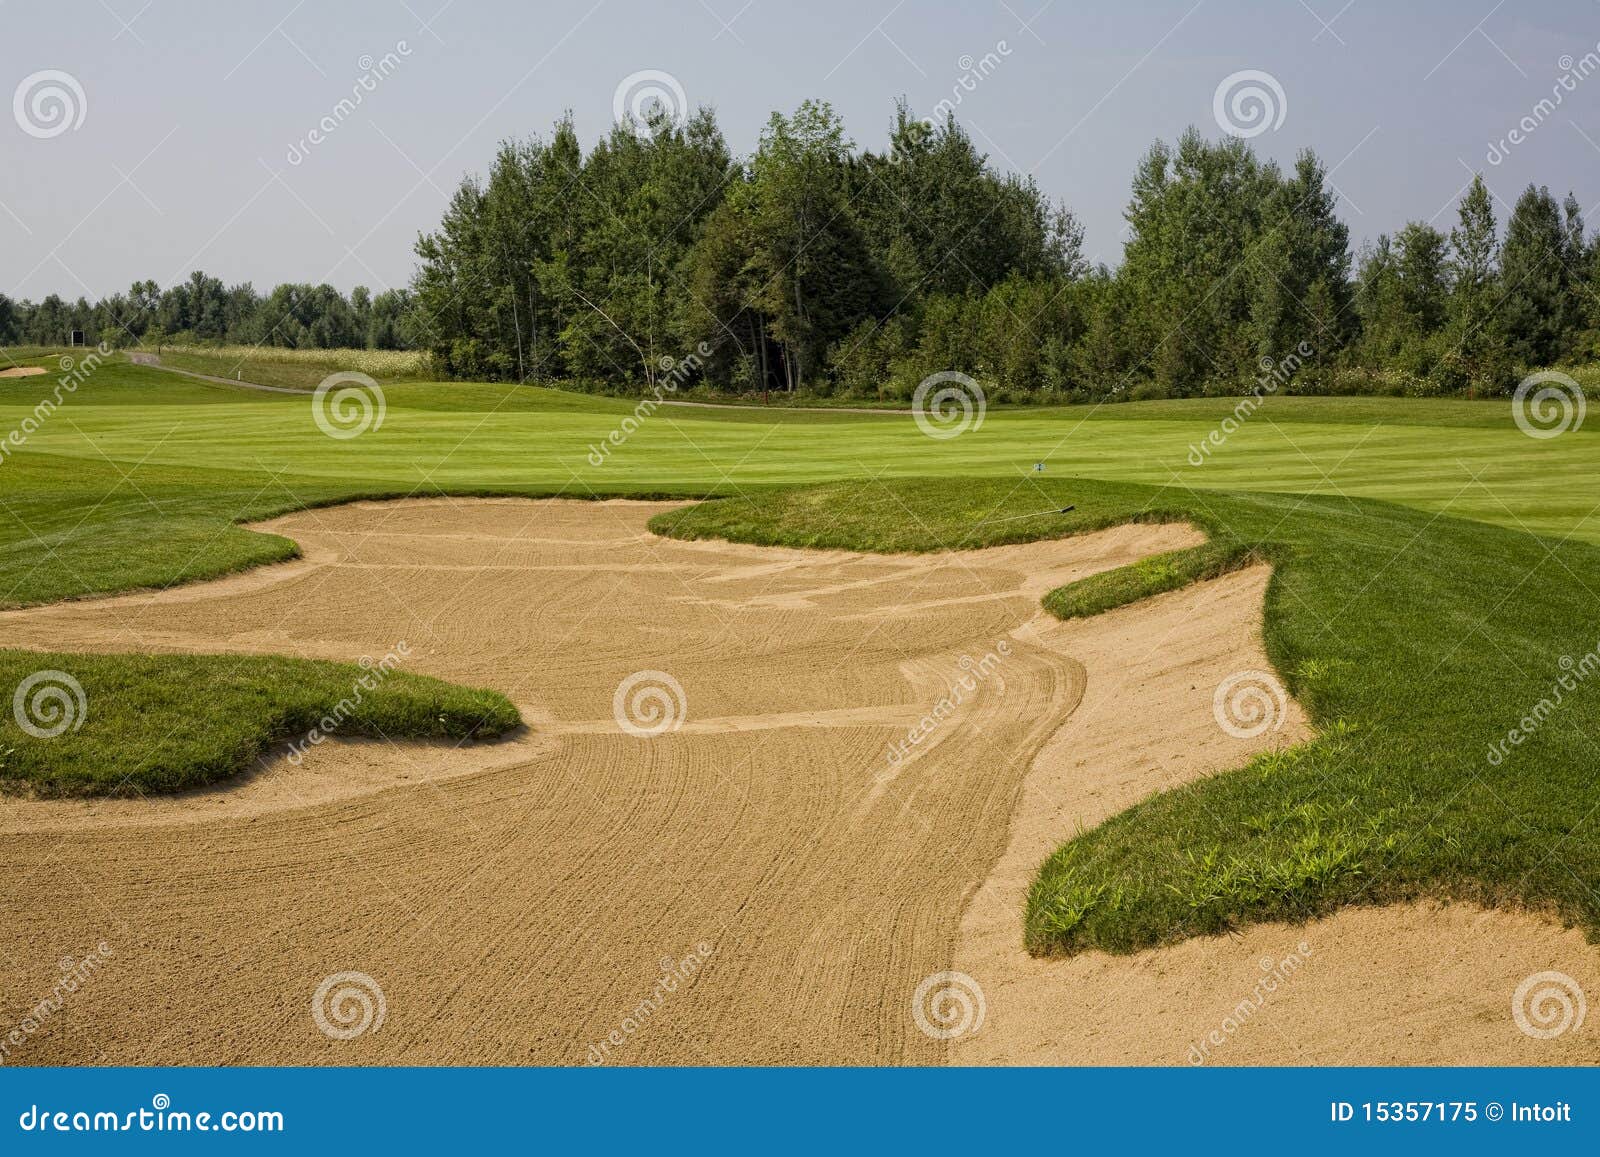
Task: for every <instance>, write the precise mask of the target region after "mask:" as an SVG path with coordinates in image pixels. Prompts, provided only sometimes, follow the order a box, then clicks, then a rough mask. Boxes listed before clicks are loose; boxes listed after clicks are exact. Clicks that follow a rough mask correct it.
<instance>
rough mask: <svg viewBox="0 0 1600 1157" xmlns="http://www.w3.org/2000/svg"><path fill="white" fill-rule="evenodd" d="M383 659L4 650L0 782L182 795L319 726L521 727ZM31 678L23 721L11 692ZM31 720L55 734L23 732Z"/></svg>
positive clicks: (335, 731) (423, 731)
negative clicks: (359, 660)
mask: <svg viewBox="0 0 1600 1157" xmlns="http://www.w3.org/2000/svg"><path fill="white" fill-rule="evenodd" d="M374 658H375V660H377V661H378V662H379V664H380V665H378V666H374V667H371V668H367V667H363V666H360V665H357V664H354V663H323V662H312V661H307V660H301V659H287V658H275V657H270V656H269V657H259V656H248V657H246V656H238V655H84V654H48V653H34V652H27V651H0V687H3V688H5V690H6V693H7V696H6V698H7V701H6V703H5V704H3V706H4V708H5V711H4V715H3V716H0V787H3V788H5V789H7V790H11V791H22V792H31V793H33V794H37V795H45V796H87V795H145V794H150V793H156V792H173V791H181V790H183V789H185V788H192V787H200V786H203V785H206V784H212V783H216V782H218V781H220V780H225V779H227V778H229V777H230V776H233V775H237V774H238V773H240V772H242V771H245V770H247V769H248V768H249V767H251V765H252V764H253V763H254V762H255V760H256V758H257V757H258V756H260V755H261V754H262V753H263V752H265V751H266V750H267V749H268V748H270V747H271V746H272V745H273V744H275V743H278V742H280V741H283V740H288V739H295V738H298V737H304V736H305V735H306V734H307V733H308V732H309V731H310V730H311V729H312V728H314V727H316V728H320V729H322V730H323V731H325V732H326V733H327V734H330V735H335V736H371V737H377V738H384V739H463V740H464V739H490V738H493V737H495V736H499V735H503V734H505V733H506V732H507V731H509V730H511V729H512V728H514V727H516V726H518V725H519V724H520V723H521V718H520V716H519V715H518V714H517V710H516V708H515V707H513V706H512V705H511V703H510V701H509V700H507V699H506V698H505V696H503V695H500V694H498V693H497V692H494V691H480V690H472V689H469V688H465V687H458V686H455V685H453V684H450V683H445V682H443V681H441V680H438V679H432V678H428V677H426V676H422V675H413V674H410V673H407V672H404V671H399V670H392V669H391V670H385V669H384V667H385V666H386V665H384V664H382V660H381V658H380V657H376V656H375V657H374ZM35 675H41V676H42V677H41V678H40V679H39V680H38V681H37V682H35V683H33V684H32V685H31V686H29V687H28V688H27V693H26V694H25V696H24V701H23V704H22V705H21V717H20V719H19V717H18V714H17V713H15V712H14V710H13V704H12V702H11V697H12V694H13V689H14V688H18V687H22V686H23V685H24V681H25V680H27V679H29V677H30V676H35ZM74 684H75V686H74ZM80 688H81V692H82V694H81V698H80V696H79V694H78V690H79V689H80ZM22 719H26V720H27V721H28V722H29V723H30V724H31V725H32V726H34V727H35V728H36V729H38V730H43V731H45V732H46V734H45V735H44V736H36V735H34V734H31V733H29V732H28V731H26V730H24V729H23V727H22V726H21V725H20V724H21V720H22ZM329 722H331V723H332V724H333V726H331V727H330V726H327V725H326V724H327V723H329ZM56 729H62V730H61V731H60V734H58V735H50V734H48V732H50V731H52V730H56Z"/></svg>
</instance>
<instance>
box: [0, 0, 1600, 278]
mask: <svg viewBox="0 0 1600 1157" xmlns="http://www.w3.org/2000/svg"><path fill="white" fill-rule="evenodd" d="M402 41H403V42H404V43H405V50H404V52H403V53H402V52H401V50H400V49H399V47H398V46H399V45H400V42H402ZM1001 42H1004V49H1003V50H1002V49H1001V47H1000V46H1001ZM1597 42H1600V7H1597V5H1596V4H1595V3H1593V2H1584V0H1571V2H1558V0H1549V2H1544V3H1539V2H1531V3H1500V4H1496V3H1495V2H1494V0H1464V2H1461V3H1443V2H1439V3H1411V4H1406V3H1393V2H1383V0H1350V2H1349V3H1346V0H1305V2H1304V3H1301V2H1299V0H1284V2H1281V3H1237V2H1227V0H1200V2H1199V3H1194V2H1193V0H1190V2H1187V3H1185V2H1178V3H1154V2H1151V3H1135V2H1132V0H1123V2H1120V3H1097V4H1086V3H1069V2H1068V0H1053V2H1049V0H1005V2H1004V3H1000V2H992V0H974V2H972V3H967V4H957V3H949V2H939V3H935V2H932V0H903V2H901V3H896V2H895V0H846V2H838V0H825V2H808V3H793V2H790V3H778V2H775V0H753V2H751V3H748V4H746V3H745V0H687V2H674V3H668V2H665V0H657V2H655V3H639V2H634V0H601V2H599V3H593V2H587V3H585V2H578V3H561V4H553V3H551V4H532V3H527V4H519V3H512V2H510V0H453V2H451V3H446V2H445V0H404V2H403V3H402V2H399V0H350V2H339V0H301V2H300V3H296V2H295V0H233V2H228V3H222V2H204V0H72V2H61V0H0V96H13V95H14V94H18V86H22V85H24V82H25V81H26V80H28V78H30V77H32V78H34V80H33V82H32V85H31V87H25V88H24V89H23V90H22V92H21V93H20V94H19V95H20V99H21V106H20V110H19V107H18V105H17V100H16V99H13V102H12V109H11V113H12V115H10V116H0V292H7V293H11V294H13V295H16V296H26V297H33V298H36V299H37V298H38V297H40V296H42V295H44V294H46V293H49V292H52V291H55V292H60V293H62V294H63V295H67V296H77V295H78V294H80V293H82V294H87V295H90V296H91V297H92V296H98V295H100V294H102V293H107V292H111V291H115V290H118V289H123V288H125V287H126V286H127V284H128V283H129V282H130V281H132V280H133V279H134V278H144V277H152V278H155V279H156V280H157V281H159V282H161V283H162V284H163V285H167V284H170V283H171V282H173V281H175V280H177V279H179V278H181V277H183V276H184V275H185V274H187V273H188V272H189V270H190V269H191V268H194V267H196V266H198V267H202V268H204V269H205V270H206V271H207V272H209V273H212V274H214V275H216V276H219V277H221V278H223V279H224V280H225V281H227V282H229V283H232V282H235V281H243V280H250V281H253V282H254V283H255V284H256V287H257V288H258V289H265V288H267V287H269V286H271V285H272V284H274V283H277V282H280V281H329V282H332V283H333V284H335V285H337V286H340V287H341V288H345V289H348V288H349V287H351V286H353V285H356V284H361V283H365V284H367V285H370V286H373V287H374V288H382V287H385V286H390V285H399V284H403V283H404V282H405V281H406V280H407V279H408V277H409V275H410V273H411V270H412V267H413V258H412V253H411V247H412V243H413V242H414V240H415V237H416V234H417V232H418V231H419V230H424V229H428V228H431V227H432V226H433V225H434V224H435V223H436V221H437V220H438V216H439V213H440V210H441V208H442V206H443V204H444V202H445V200H446V198H447V197H448V195H449V192H450V191H451V189H452V188H453V187H454V186H455V185H456V184H457V183H458V181H459V180H460V178H461V177H462V175H463V174H464V173H466V172H468V171H480V172H481V171H482V170H483V169H484V168H485V167H486V166H487V163H488V161H489V160H490V158H491V156H492V154H493V150H494V146H495V143H496V142H497V141H498V140H499V139H501V138H503V137H506V136H511V135H519V136H520V135H527V134H531V133H537V132H543V131H545V130H546V129H547V128H548V127H549V125H550V123H551V121H552V120H553V119H554V118H556V117H557V116H558V115H559V114H560V113H561V111H562V110H563V109H571V110H572V112H573V115H574V117H575V119H576V122H577V126H578V129H579V132H580V134H581V135H582V136H583V138H584V140H585V143H586V145H587V144H588V143H589V142H592V140H593V139H594V137H595V136H596V135H598V134H599V133H601V132H603V131H604V130H605V129H606V128H607V127H608V126H609V124H610V121H611V118H612V108H613V98H614V94H615V92H616V90H617V87H618V85H619V83H621V82H622V81H623V79H624V78H625V77H628V76H629V75H631V74H634V73H637V72H640V71H642V70H647V69H654V70H660V71H662V72H666V73H669V74H671V76H672V77H674V78H676V80H677V82H678V83H679V84H680V85H681V86H682V89H683V91H684V93H685V94H686V95H687V99H688V101H689V103H691V104H710V105H712V106H714V107H715V108H716V110H717V113H718V116H719V118H720V120H721V123H722V126H723V129H724V131H725V132H726V133H727V136H728V139H729V143H730V145H731V146H732V147H733V148H734V150H735V151H737V152H745V151H748V150H749V149H750V148H751V147H752V146H753V145H754V143H755V140H756V136H757V133H758V131H759V129H760V126H761V124H762V122H763V121H764V120H765V119H766V116H767V114H768V112H769V111H770V110H772V109H774V108H781V109H791V108H793V107H794V106H795V105H796V104H797V103H798V102H799V101H800V100H802V99H803V98H805V97H808V96H822V97H827V98H828V99H830V100H831V101H832V102H833V103H834V105H835V107H836V108H838V109H839V111H840V112H841V113H842V114H843V115H844V117H845V121H846V124H847V126H848V127H849V130H850V132H851V134H852V135H853V136H854V138H855V139H856V140H857V141H858V142H860V143H863V144H877V143H879V142H881V141H882V139H883V135H884V131H885V127H886V125H887V123H888V121H889V118H890V114H891V110H892V105H893V101H894V99H895V98H896V97H897V96H900V95H902V94H903V95H905V96H906V97H908V98H909V99H910V100H911V102H912V104H913V106H914V107H915V108H916V109H918V110H923V111H926V110H929V109H931V108H932V107H933V106H934V105H935V104H936V103H937V102H938V101H940V100H941V99H944V98H947V97H950V96H951V94H952V92H954V91H957V85H958V80H959V78H960V77H961V76H962V74H963V68H964V65H965V64H966V63H967V62H968V61H969V60H970V61H974V62H975V61H978V60H981V59H982V58H983V57H984V56H985V54H990V53H993V54H995V60H996V61H998V64H997V66H996V67H994V68H993V69H992V70H991V71H990V72H989V75H987V76H985V77H984V78H983V79H982V80H981V81H979V82H977V83H976V85H975V86H974V88H973V91H970V92H962V95H961V104H960V108H959V110H958V116H959V117H960V118H961V120H962V121H963V123H964V124H966V125H967V127H968V129H969V131H970V132H971V133H972V135H973V136H974V138H975V139H976V140H977V141H978V143H979V144H980V145H981V146H982V147H983V148H984V149H986V150H987V151H988V152H989V154H990V156H991V159H992V160H993V161H994V163H995V164H996V165H999V166H1002V167H1006V168H1013V169H1017V170H1022V171H1026V172H1031V173H1033V174H1034V175H1035V176H1036V177H1037V178H1038V180H1039V182H1040V184H1041V185H1042V186H1043V187H1044V188H1045V189H1046V190H1047V191H1048V192H1049V193H1050V194H1051V195H1052V196H1055V197H1059V198H1062V199H1064V200H1065V201H1066V202H1067V203H1068V204H1069V205H1070V206H1071V207H1072V208H1073V209H1074V210H1075V211H1076V212H1077V213H1078V214H1079V216H1080V217H1081V218H1082V219H1083V221H1084V222H1085V223H1086V225H1087V227H1088V243H1087V247H1088V250H1089V253H1090V254H1091V255H1092V256H1095V257H1098V258H1101V259H1104V260H1107V261H1110V262H1113V263H1114V262H1115V261H1116V260H1117V259H1118V256H1119V254H1120V250H1121V240H1120V234H1121V229H1122V217H1121V213H1122V208H1123V204H1124V202H1125V200H1126V196H1127V189H1128V181H1129V178H1130V176H1131V174H1132V171H1133V167H1134V164H1135V162H1136V160H1137V158H1138V156H1139V154H1140V153H1141V152H1143V151H1144V149H1145V148H1147V147H1148V145H1149V144H1150V142H1151V141H1152V140H1153V139H1155V138H1157V137H1166V138H1171V137H1173V136H1175V135H1176V134H1178V133H1179V132H1181V131H1182V130H1183V128H1184V127H1185V126H1186V125H1190V124H1193V125H1196V126H1198V127H1199V128H1200V129H1201V130H1202V131H1203V132H1205V133H1207V134H1208V135H1213V136H1215V135H1218V134H1219V133H1220V132H1221V129H1220V128H1219V127H1218V123H1217V120H1216V118H1215V116H1214V111H1213V103H1214V102H1213V98H1214V96H1215V94H1216V92H1217V88H1218V85H1219V83H1220V82H1222V81H1223V79H1224V78H1226V77H1228V76H1230V75H1231V74H1233V73H1236V72H1239V71H1242V70H1247V69H1249V70H1259V71H1261V72H1265V73H1268V74H1270V76H1271V77H1272V78H1273V79H1274V80H1275V81H1276V82H1277V84H1278V85H1279V86H1280V87H1281V90H1282V92H1283V101H1282V104H1281V105H1280V106H1279V109H1280V111H1281V112H1282V121H1281V124H1277V126H1276V127H1269V128H1268V129H1267V130H1266V131H1264V132H1262V133H1260V134H1259V135H1257V136H1255V137H1253V143H1254V144H1255V146H1256V148H1257V149H1258V150H1260V151H1261V152H1263V153H1265V154H1267V155H1270V156H1272V157H1276V158H1279V159H1281V160H1285V161H1287V160H1289V159H1290V158H1292V157H1293V155H1294V153H1295V152H1296V151H1297V150H1298V149H1300V148H1302V147H1305V146H1311V147H1313V148H1315V149H1316V150H1317V152H1318V153H1319V154H1320V155H1321V156H1322V157H1323V158H1324V160H1325V161H1326V162H1327V163H1328V164H1329V165H1330V166H1332V167H1333V169H1334V174H1333V179H1334V182H1335V184H1336V185H1337V187H1338V188H1339V190H1340V191H1341V192H1342V194H1343V195H1344V198H1345V199H1344V200H1343V201H1342V205H1341V209H1342V212H1343V214H1344V217H1345V219H1346V220H1347V221H1348V222H1349V223H1350V227H1351V232H1352V234H1353V236H1354V237H1355V238H1357V239H1358V240H1359V239H1360V238H1363V237H1369V236H1375V235H1376V234H1378V233H1380V232H1384V231H1387V230H1392V229H1393V228H1395V227H1396V226H1397V225H1399V224H1401V223H1402V222H1403V221H1404V220H1406V219H1407V218H1410V217H1422V218H1430V217H1434V216H1435V215H1438V221H1439V223H1440V224H1442V225H1447V224H1448V223H1449V219H1450V218H1451V216H1452V214H1453V202H1454V200H1455V198H1456V196H1457V195H1458V193H1459V191H1460V189H1461V188H1462V186H1463V185H1464V184H1465V182H1466V181H1467V180H1468V179H1469V177H1470V171H1471V169H1473V168H1478V169H1482V170H1483V172H1484V174H1485V176H1486V178H1487V180H1488V181H1489V184H1490V187H1491V188H1492V189H1493V190H1494V192H1495V193H1496V194H1497V195H1498V196H1499V197H1500V198H1503V199H1504V200H1505V201H1506V202H1510V201H1511V200H1514V199H1515V197H1516V195H1517V193H1518V191H1519V190H1520V189H1521V188H1522V187H1523V186H1524V185H1526V184H1527V183H1528V182H1529V181H1530V180H1532V181H1536V182H1538V183H1543V184H1548V185H1550V186H1551V188H1552V190H1554V191H1555V192H1556V193H1557V195H1558V196H1559V195H1561V194H1564V193H1565V192H1566V191H1567V190H1568V189H1569V188H1570V189H1573V190H1575V191H1576V192H1577V194H1578V196H1579V198H1580V200H1582V201H1583V203H1584V205H1585V206H1586V207H1594V206H1596V204H1597V202H1600V72H1595V73H1593V74H1590V75H1588V76H1586V77H1582V78H1578V73H1580V72H1585V71H1587V70H1588V66H1586V65H1585V64H1584V63H1583V58H1584V57H1585V54H1587V53H1596V54H1597V56H1595V57H1590V64H1591V65H1593V64H1594V62H1595V61H1596V59H1600V49H1597V47H1596V46H1597ZM386 53H393V54H395V60H396V61H397V62H398V64H397V66H396V67H394V68H393V69H392V71H391V73H390V75H388V76H386V77H384V78H383V79H381V80H379V81H377V82H375V84H374V85H373V87H372V90H371V91H369V92H363V93H362V99H361V102H360V105H359V107H357V108H355V109H354V111H353V112H349V113H348V115H343V116H339V115H337V114H335V111H334V110H335V106H336V105H337V104H338V102H339V101H340V100H341V99H342V98H345V97H349V96H351V94H352V91H353V90H355V89H357V87H358V78H360V77H361V76H362V75H363V73H364V71H365V70H366V68H367V66H368V65H369V63H372V64H374V65H375V62H377V61H378V60H381V59H382V58H383V57H384V55H385V54H386ZM48 70H55V71H58V72H64V73H67V74H69V75H70V77H71V78H72V80H73V81H75V82H76V84H77V85H78V86H79V88H81V92H82V101H81V102H80V101H79V99H78V96H77V93H76V92H74V91H73V90H72V88H71V86H70V85H69V84H68V83H67V82H65V81H63V80H61V79H60V78H51V77H48V76H46V77H42V78H41V77H37V76H36V74H38V73H41V72H46V71H48ZM1564 73H1565V74H1566V75H1567V76H1568V88H1570V89H1571V91H1566V90H1562V89H1561V86H1560V84H1559V80H1560V78H1561V77H1562V76H1563V74H1564ZM52 86H54V87H56V88H57V90H58V91H59V92H64V93H65V94H66V97H67V100H68V102H69V103H70V104H72V105H73V106H74V111H73V112H72V113H69V114H68V115H69V120H68V121H67V122H63V121H61V120H54V121H52V120H51V119H50V111H51V108H52V106H51V104H50V102H49V101H48V100H47V99H46V100H43V101H42V103H41V105H40V107H38V108H36V107H35V105H34V103H33V101H32V100H31V98H32V97H34V96H37V95H40V93H41V90H47V89H49V88H51V87H52ZM1556 91H1560V94H1561V99H1560V103H1559V105H1556V106H1555V107H1553V108H1551V107H1547V108H1545V109H1544V110H1542V111H1540V110H1539V109H1538V107H1537V106H1538V104H1539V102H1540V101H1541V100H1542V99H1545V98H1552V94H1553V93H1555V92H1556ZM49 95H50V94H49V93H48V92H44V93H43V96H44V97H48V96H49ZM1269 95H1271V94H1270V92H1269ZM1273 100H1274V103H1275V104H1276V98H1275V96H1273ZM1552 103H1553V100H1552ZM54 107H55V110H56V111H58V112H59V106H54ZM79 113H81V123H79V119H78V115H77V114H79ZM329 116H335V117H336V122H337V127H336V128H335V129H334V130H333V131H332V132H331V133H329V134H328V135H327V137H326V139H324V140H323V141H322V142H321V143H320V144H314V145H311V146H310V147H309V148H308V149H306V152H305V155H304V158H303V160H301V161H300V163H297V164H296V163H291V161H290V159H289V156H290V152H291V149H292V148H294V147H295V146H296V144H297V143H298V142H303V141H305V140H306V138H307V136H308V134H309V132H310V131H311V130H312V129H313V128H315V127H316V126H317V124H318V122H319V121H321V120H322V119H323V118H324V117H329ZM1523 118H1529V122H1528V123H1530V124H1533V125H1535V127H1534V128H1533V130H1532V131H1531V133H1529V134H1528V136H1527V139H1526V140H1524V141H1523V142H1522V143H1518V144H1513V143H1510V142H1509V141H1508V142H1507V145H1505V146H1502V148H1504V149H1505V151H1506V153H1507V155H1506V156H1505V157H1504V159H1502V160H1501V161H1500V162H1499V163H1496V164H1491V163H1490V162H1489V160H1488V154H1489V152H1490V146H1491V142H1496V141H1502V140H1503V139H1505V138H1507V135H1508V133H1509V132H1510V131H1511V130H1512V129H1513V128H1515V127H1516V126H1517V125H1518V123H1519V122H1521V121H1522V120H1523ZM1276 119H1277V118H1276V116H1274V117H1273V120H1274V121H1276ZM30 129H31V132H30V131H28V130H30ZM58 129H64V131H59V132H58V131H56V130H58ZM1503 214H1504V209H1503V208H1502V219H1503ZM1591 217H1592V219H1593V221H1594V222H1595V223H1596V224H1600V211H1596V212H1594V213H1592V214H1591Z"/></svg>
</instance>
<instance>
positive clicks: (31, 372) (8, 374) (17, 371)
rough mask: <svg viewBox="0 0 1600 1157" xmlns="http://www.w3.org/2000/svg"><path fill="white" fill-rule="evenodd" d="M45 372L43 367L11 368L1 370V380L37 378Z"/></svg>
mask: <svg viewBox="0 0 1600 1157" xmlns="http://www.w3.org/2000/svg"><path fill="white" fill-rule="evenodd" d="M45 372H46V370H45V368H44V367H43V366H11V367H10V368H8V369H4V370H0V378H36V377H38V376H39V375H40V374H43V373H45Z"/></svg>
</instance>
